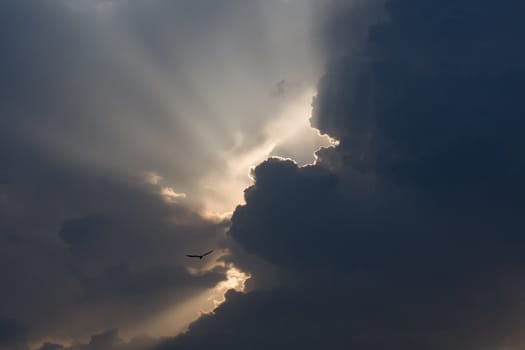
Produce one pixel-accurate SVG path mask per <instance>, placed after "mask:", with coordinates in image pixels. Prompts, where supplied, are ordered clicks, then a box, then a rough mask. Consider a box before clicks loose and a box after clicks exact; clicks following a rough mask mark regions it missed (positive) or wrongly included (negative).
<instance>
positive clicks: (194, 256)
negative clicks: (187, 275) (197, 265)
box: [186, 255, 200, 258]
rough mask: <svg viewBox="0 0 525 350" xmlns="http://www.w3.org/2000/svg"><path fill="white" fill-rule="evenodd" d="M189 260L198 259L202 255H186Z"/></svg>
mask: <svg viewBox="0 0 525 350" xmlns="http://www.w3.org/2000/svg"><path fill="white" fill-rule="evenodd" d="M186 256H187V257H188V258H198V257H200V255H186Z"/></svg>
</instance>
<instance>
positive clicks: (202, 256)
mask: <svg viewBox="0 0 525 350" xmlns="http://www.w3.org/2000/svg"><path fill="white" fill-rule="evenodd" d="M212 252H213V249H212V250H210V251H209V252H206V253H204V254H202V255H186V256H187V257H188V258H199V259H202V258H204V257H205V256H206V255H209V254H211V253H212Z"/></svg>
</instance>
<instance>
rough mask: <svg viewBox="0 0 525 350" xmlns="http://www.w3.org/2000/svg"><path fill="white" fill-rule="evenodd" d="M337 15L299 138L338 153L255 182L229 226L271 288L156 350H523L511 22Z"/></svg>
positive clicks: (469, 6)
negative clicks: (320, 137) (328, 141)
mask: <svg viewBox="0 0 525 350" xmlns="http://www.w3.org/2000/svg"><path fill="white" fill-rule="evenodd" d="M333 6H335V7H334V8H333V9H335V10H336V11H333V12H331V13H332V15H331V16H328V21H327V22H326V23H324V25H323V26H320V27H322V28H324V29H325V32H324V44H325V50H326V51H325V56H326V72H325V75H324V77H323V78H322V79H321V80H320V82H319V85H318V95H317V98H316V100H315V103H314V110H313V116H312V123H313V125H314V126H316V127H317V128H319V130H321V132H323V133H327V134H328V135H330V136H332V137H335V138H337V139H338V140H339V141H340V144H339V145H338V146H337V147H335V148H328V149H323V150H321V151H319V152H318V160H317V163H316V164H315V165H313V166H306V167H299V166H297V164H295V163H294V162H292V161H290V160H283V159H277V158H275V159H269V160H267V161H265V162H263V163H262V164H260V165H259V166H258V167H257V168H256V169H255V170H254V179H255V183H254V185H253V186H251V187H249V188H248V189H247V190H246V191H245V199H246V204H245V205H242V206H239V207H237V209H236V211H235V213H234V214H233V217H232V225H231V228H230V235H231V237H232V238H233V239H234V240H235V241H236V242H237V243H238V244H239V245H240V246H241V247H242V248H244V249H246V250H247V251H249V252H251V253H252V254H254V255H256V256H258V257H260V258H262V259H264V260H265V261H266V262H267V263H268V264H271V265H272V266H274V267H275V275H276V276H275V278H276V280H277V282H276V284H275V286H274V288H273V289H271V290H266V291H257V290H256V291H254V292H252V293H248V294H246V295H239V294H235V293H231V294H229V295H228V300H227V302H226V303H225V304H223V305H222V306H221V307H220V308H219V309H218V310H216V312H215V314H214V315H210V316H209V317H206V318H203V319H201V320H199V321H198V322H196V323H195V324H194V325H192V327H191V328H190V331H189V332H188V333H187V334H185V335H184V336H181V337H178V338H175V339H173V340H170V341H167V342H166V343H165V344H163V345H162V346H161V347H159V349H186V348H188V349H189V348H191V349H200V348H204V347H208V346H210V344H212V343H213V344H217V345H218V346H219V347H220V348H229V349H236V348H239V349H240V348H255V349H257V348H261V349H263V348H275V349H284V348H290V347H292V348H302V349H320V348H335V349H348V348H355V349H370V350H379V349H404V350H406V349H436V350H437V349H502V348H509V349H519V348H522V347H523V341H524V340H523V337H522V334H521V333H522V327H521V325H522V321H523V320H522V319H523V316H522V315H523V312H524V310H523V301H522V296H523V293H524V291H525V289H524V285H523V282H522V280H523V275H524V273H525V261H524V259H523V254H522V251H523V248H524V245H525V241H524V239H523V235H522V233H523V232H525V231H524V229H525V227H524V224H523V220H522V216H523V210H524V208H525V204H524V202H523V198H525V197H524V194H525V191H524V190H525V186H524V181H523V179H524V178H525V177H524V175H525V164H524V162H523V158H522V157H521V155H520V154H521V153H522V152H523V151H524V150H525V143H524V141H523V138H522V137H521V135H520V130H523V127H524V126H525V125H524V123H523V118H521V117H520V116H521V115H523V113H524V110H525V105H524V104H523V99H522V98H521V92H520V88H519V86H520V85H521V84H523V82H524V81H525V75H524V72H525V70H524V68H525V67H524V64H523V62H524V61H523V60H522V59H521V57H522V56H523V54H524V52H525V51H524V50H523V48H522V46H520V45H516V44H515V42H514V41H513V40H514V39H512V38H516V37H520V36H522V35H523V34H525V26H524V25H523V24H522V23H523V22H522V21H521V20H520V19H519V13H521V11H522V10H523V5H522V4H521V3H519V2H514V1H511V2H506V3H505V4H495V3H492V2H489V1H482V2H479V1H476V2H474V1H468V0H466V1H459V2H458V1H454V2H443V1H425V2H418V3H415V2H412V1H407V0H389V1H386V3H385V6H384V9H383V10H381V11H382V12H383V13H382V14H381V15H380V16H378V17H376V18H382V19H381V20H380V21H379V22H378V23H377V24H374V25H372V26H370V28H369V29H367V30H364V31H363V30H361V29H360V28H357V29H356V24H355V22H352V20H353V19H355V18H358V19H359V18H360V17H359V15H360V11H361V10H362V9H363V8H362V7H359V6H357V7H356V6H355V3H351V2H349V4H348V6H347V7H345V6H342V5H341V3H338V4H335V5H333ZM374 6H375V5H374ZM376 9H377V8H376ZM369 14H370V12H369V8H366V11H365V12H364V13H363V17H367V16H368V18H371V17H370V16H369ZM356 16H357V17H356ZM363 17H361V18H363ZM372 17H374V16H372ZM357 24H359V21H357ZM356 30H358V33H357V34H355V31H356ZM354 35H356V36H357V39H356V40H355V41H354V40H352V39H353V38H354ZM362 35H364V36H362ZM238 263H239V264H241V266H242V267H243V268H244V269H246V270H250V269H251V268H253V269H256V268H257V266H250V265H251V263H250V261H249V260H245V261H244V262H243V259H238ZM253 278H254V279H255V281H256V280H257V273H254V277H253ZM203 339H205V340H203Z"/></svg>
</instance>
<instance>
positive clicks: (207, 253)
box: [202, 249, 213, 256]
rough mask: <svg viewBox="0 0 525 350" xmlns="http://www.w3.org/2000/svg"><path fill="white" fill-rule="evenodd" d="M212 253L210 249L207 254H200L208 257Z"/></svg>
mask: <svg viewBox="0 0 525 350" xmlns="http://www.w3.org/2000/svg"><path fill="white" fill-rule="evenodd" d="M212 252H213V249H212V250H210V251H209V252H206V253H204V254H202V256H206V255H209V254H211V253H212Z"/></svg>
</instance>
